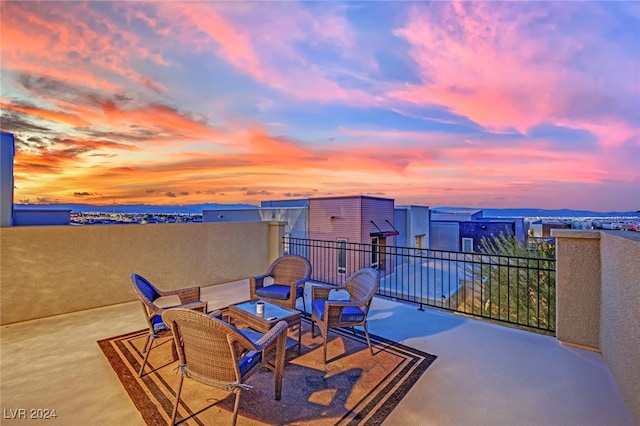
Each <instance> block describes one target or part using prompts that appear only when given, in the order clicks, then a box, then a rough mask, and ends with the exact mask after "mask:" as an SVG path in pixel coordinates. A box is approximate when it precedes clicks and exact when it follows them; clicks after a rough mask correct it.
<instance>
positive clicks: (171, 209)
mask: <svg viewBox="0 0 640 426" xmlns="http://www.w3.org/2000/svg"><path fill="white" fill-rule="evenodd" d="M255 207H258V206H256V205H252V204H218V203H204V204H185V205H159V206H158V205H150V204H115V205H104V206H96V205H92V204H15V208H16V209H21V208H29V209H42V210H46V209H69V210H71V211H72V212H74V213H80V212H104V213H155V214H162V213H168V214H171V213H202V211H203V210H217V209H243V208H255ZM436 208H442V207H436ZM482 211H483V216H485V217H614V216H626V217H628V216H633V217H639V216H640V212H637V211H636V212H633V211H629V212H594V211H589V210H570V209H558V210H545V209H534V208H526V209H491V208H486V209H482Z"/></svg>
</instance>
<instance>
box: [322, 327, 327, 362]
mask: <svg viewBox="0 0 640 426" xmlns="http://www.w3.org/2000/svg"><path fill="white" fill-rule="evenodd" d="M322 355H323V359H324V363H325V364H326V363H327V335H326V334H325V336H324V345H323V347H322Z"/></svg>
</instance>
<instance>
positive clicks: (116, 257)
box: [0, 222, 283, 325]
mask: <svg viewBox="0 0 640 426" xmlns="http://www.w3.org/2000/svg"><path fill="white" fill-rule="evenodd" d="M281 228H282V225H281V224H278V223H266V222H260V223H186V224H153V225H102V226H37V227H30V226H14V227H3V228H0V264H1V265H2V268H1V271H0V284H1V287H0V289H1V298H0V312H1V316H0V323H1V324H3V325H4V324H10V323H15V322H20V321H26V320H31V319H36V318H43V317H49V316H53V315H60V314H64V313H69V312H75V311H82V310H85V309H91V308H97V307H101V306H108V305H113V304H117V303H123V302H127V301H132V300H135V298H136V296H135V293H134V292H133V289H132V288H131V284H130V282H129V278H128V277H129V275H130V274H131V273H132V272H136V273H139V274H141V275H143V276H145V277H146V278H148V279H149V280H150V281H151V282H153V283H155V284H156V285H157V286H158V287H160V288H162V289H165V290H169V289H176V288H180V287H186V286H192V285H201V286H210V285H215V284H220V283H226V282H230V281H235V280H239V279H242V278H246V277H248V276H251V275H256V274H258V273H262V272H263V271H265V270H266V268H267V267H268V265H269V263H270V261H271V260H272V259H274V258H275V257H276V256H277V255H278V254H279V250H280V249H279V248H278V247H279V246H280V245H281V244H280V240H281V236H282V232H283V231H282V229H281Z"/></svg>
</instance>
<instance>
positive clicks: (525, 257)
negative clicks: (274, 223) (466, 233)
mask: <svg viewBox="0 0 640 426" xmlns="http://www.w3.org/2000/svg"><path fill="white" fill-rule="evenodd" d="M283 239H284V240H288V241H289V242H291V241H294V240H295V241H300V242H302V241H305V242H314V243H326V244H336V245H337V244H338V243H340V244H345V243H346V244H347V246H368V247H370V246H373V244H371V243H354V242H349V241H337V240H320V239H311V238H299V237H290V236H284V237H283ZM384 247H385V249H395V250H418V251H427V252H431V253H438V254H446V255H450V256H453V255H455V256H463V255H465V256H485V257H495V258H504V259H518V260H526V261H532V260H539V261H547V262H548V261H555V258H549V257H531V256H512V255H504V254H488V253H476V252H461V251H453V250H440V249H432V248H418V247H405V246H393V245H386V244H385V245H384ZM413 256H415V257H430V256H418V255H413Z"/></svg>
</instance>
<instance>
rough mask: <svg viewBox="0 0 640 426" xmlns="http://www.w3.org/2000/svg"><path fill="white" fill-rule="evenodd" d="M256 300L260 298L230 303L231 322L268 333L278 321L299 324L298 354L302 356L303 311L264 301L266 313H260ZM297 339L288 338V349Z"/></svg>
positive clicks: (291, 324) (291, 325)
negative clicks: (257, 309)
mask: <svg viewBox="0 0 640 426" xmlns="http://www.w3.org/2000/svg"><path fill="white" fill-rule="evenodd" d="M256 302H258V300H250V301H247V302H242V303H236V304H235V305H230V306H229V309H228V310H227V315H228V318H229V322H230V323H231V324H235V323H242V324H245V325H246V326H247V327H249V328H252V329H254V330H255V331H259V332H260V333H266V332H267V331H269V330H270V329H271V328H272V327H273V326H274V325H276V324H277V323H278V321H286V323H287V324H288V325H289V327H293V326H296V325H297V326H298V342H297V344H298V356H300V348H301V346H302V312H300V311H298V310H295V309H289V308H285V307H283V306H278V305H276V304H273V303H269V302H264V313H262V314H258V313H257V312H256ZM290 342H292V343H293V344H295V343H296V342H295V340H293V339H290V338H287V349H289V348H291V347H292V346H293V344H290Z"/></svg>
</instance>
